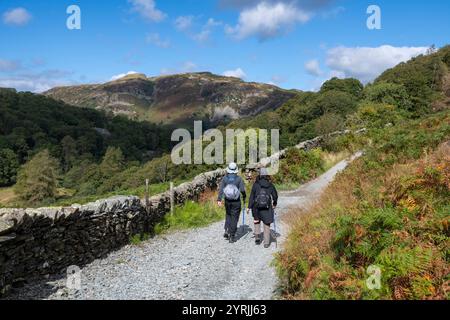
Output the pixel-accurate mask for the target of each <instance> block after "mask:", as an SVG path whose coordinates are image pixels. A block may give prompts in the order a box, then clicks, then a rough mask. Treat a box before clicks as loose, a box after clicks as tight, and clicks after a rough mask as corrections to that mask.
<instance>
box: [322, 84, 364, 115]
mask: <svg viewBox="0 0 450 320" xmlns="http://www.w3.org/2000/svg"><path fill="white" fill-rule="evenodd" d="M313 105H314V106H317V107H318V108H319V110H320V114H318V115H317V116H318V117H319V116H322V115H324V114H325V113H329V112H330V113H336V114H340V115H343V116H344V115H346V114H348V113H351V112H353V111H355V110H356V107H357V100H356V99H355V98H354V96H352V95H351V94H349V93H346V92H341V91H338V90H331V91H326V92H325V93H321V94H320V95H319V96H318V98H317V99H316V100H315V101H314V103H313Z"/></svg>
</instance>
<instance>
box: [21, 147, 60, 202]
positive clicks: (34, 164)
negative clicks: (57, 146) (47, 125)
mask: <svg viewBox="0 0 450 320" xmlns="http://www.w3.org/2000/svg"><path fill="white" fill-rule="evenodd" d="M58 170H59V168H58V162H57V160H56V159H54V158H53V157H51V156H50V153H49V152H48V150H44V151H41V152H39V153H38V154H36V155H35V156H34V157H33V158H32V159H31V160H30V161H29V162H27V163H26V164H25V165H23V166H22V168H21V169H20V171H19V175H18V177H17V184H16V186H15V193H16V194H17V195H18V196H19V198H20V199H21V200H23V201H25V202H26V203H29V204H32V205H35V204H38V203H40V202H42V201H43V200H54V199H55V198H56V195H57V178H58Z"/></svg>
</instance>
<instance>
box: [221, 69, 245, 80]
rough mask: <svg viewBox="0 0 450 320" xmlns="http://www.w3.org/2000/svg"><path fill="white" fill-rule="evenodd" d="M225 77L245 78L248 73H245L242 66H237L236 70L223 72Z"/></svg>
mask: <svg viewBox="0 0 450 320" xmlns="http://www.w3.org/2000/svg"><path fill="white" fill-rule="evenodd" d="M223 75H224V76H225V77H234V78H240V79H245V78H246V77H247V75H246V74H245V72H244V70H242V69H241V68H237V69H236V70H228V71H225V72H224V73H223Z"/></svg>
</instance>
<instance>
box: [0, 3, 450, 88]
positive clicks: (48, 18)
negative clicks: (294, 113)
mask: <svg viewBox="0 0 450 320" xmlns="http://www.w3.org/2000/svg"><path fill="white" fill-rule="evenodd" d="M372 4H375V5H378V6H379V8H380V9H381V23H382V25H381V26H382V28H381V30H369V29H368V28H367V26H366V21H367V18H368V17H369V15H368V14H367V13H366V11H367V8H368V6H369V5H372ZM70 5H77V6H79V7H80V9H81V30H69V29H68V28H67V27H66V20H67V18H68V17H69V15H68V14H67V13H66V9H67V7H68V6H70ZM449 12H450V2H449V1H442V0H428V1H418V0H416V1H414V0H413V1H392V0H372V1H365V0H358V1H348V0H340V1H339V0H318V1H314V0H265V1H261V0H240V1H238V0H202V1H200V0H183V1H181V0H177V1H176V0H108V1H102V0H99V1H94V0H78V1H77V0H70V1H67V0H58V1H54V0H40V1H36V0H21V1H19V0H2V1H0V39H1V41H0V87H1V86H3V87H15V88H17V89H19V90H31V91H36V92H39V91H43V90H46V89H48V88H50V87H53V86H57V85H68V84H81V83H98V82H105V81H109V80H110V79H112V77H114V76H118V75H120V74H125V73H127V72H130V71H131V72H133V71H134V72H142V73H145V74H147V75H148V76H158V75H161V74H172V73H181V72H194V71H195V72H196V71H211V72H213V73H217V74H225V75H232V76H238V77H241V78H243V79H244V80H246V81H257V82H267V83H273V84H276V85H278V86H281V87H284V88H289V89H290V88H296V89H302V90H315V89H317V88H319V87H320V85H321V83H322V82H323V81H324V80H326V79H328V78H330V77H332V76H339V77H357V78H359V79H361V80H362V81H364V82H369V81H371V80H372V79H373V78H374V77H376V76H377V75H378V74H379V73H380V72H382V71H383V70H384V69H386V68H388V67H391V66H393V65H395V64H397V63H399V62H401V61H404V60H407V59H409V58H410V57H412V56H414V55H417V54H420V53H422V52H424V51H425V50H426V48H427V47H429V46H430V45H431V44H435V45H436V46H437V47H441V46H443V45H445V44H448V43H449V41H448V35H449V34H450V23H449V22H448V18H449V16H448V13H449Z"/></svg>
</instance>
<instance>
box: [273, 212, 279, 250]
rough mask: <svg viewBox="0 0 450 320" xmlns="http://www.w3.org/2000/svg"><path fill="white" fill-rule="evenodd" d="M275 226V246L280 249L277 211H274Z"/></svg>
mask: <svg viewBox="0 0 450 320" xmlns="http://www.w3.org/2000/svg"><path fill="white" fill-rule="evenodd" d="M273 228H274V229H275V230H274V231H275V248H277V249H278V235H277V216H276V213H275V211H274V212H273Z"/></svg>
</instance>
